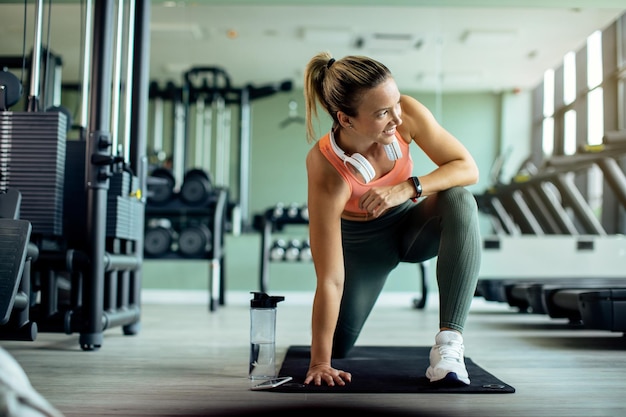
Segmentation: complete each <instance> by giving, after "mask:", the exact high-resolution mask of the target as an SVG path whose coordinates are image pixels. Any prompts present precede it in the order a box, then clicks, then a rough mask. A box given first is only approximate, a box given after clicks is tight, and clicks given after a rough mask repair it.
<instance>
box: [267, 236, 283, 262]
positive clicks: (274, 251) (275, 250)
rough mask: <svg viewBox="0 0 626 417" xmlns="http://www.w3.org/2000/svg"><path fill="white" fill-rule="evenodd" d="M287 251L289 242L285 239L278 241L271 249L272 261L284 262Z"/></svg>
mask: <svg viewBox="0 0 626 417" xmlns="http://www.w3.org/2000/svg"><path fill="white" fill-rule="evenodd" d="M286 249H287V242H285V240H284V239H277V240H275V241H274V243H272V247H271V248H270V259H271V260H272V261H282V260H284V259H285V250H286Z"/></svg>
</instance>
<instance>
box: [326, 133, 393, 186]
mask: <svg viewBox="0 0 626 417" xmlns="http://www.w3.org/2000/svg"><path fill="white" fill-rule="evenodd" d="M330 145H331V146H332V148H333V151H335V154H337V156H338V157H339V158H341V160H342V161H343V163H344V164H346V163H349V164H350V165H352V166H353V167H354V168H356V170H357V171H358V172H359V174H361V176H362V177H363V180H364V181H365V184H367V183H368V182H370V181H371V180H372V178H374V176H375V175H376V171H374V167H373V166H372V164H370V162H369V161H368V160H367V158H365V157H364V156H363V155H361V154H360V153H356V152H355V153H353V154H352V155H347V154H346V153H345V152H344V151H343V150H342V149H341V148H340V147H339V145H337V142H336V141H335V135H334V133H333V131H332V130H331V131H330ZM384 148H385V152H386V153H387V157H388V158H389V159H390V160H391V161H395V160H397V159H400V158H402V150H401V149H400V145H399V144H398V139H397V138H395V137H394V138H393V142H391V143H390V144H389V145H385V146H384Z"/></svg>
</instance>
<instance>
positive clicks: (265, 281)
mask: <svg viewBox="0 0 626 417" xmlns="http://www.w3.org/2000/svg"><path fill="white" fill-rule="evenodd" d="M290 208H291V209H294V206H291V207H289V206H287V207H284V212H283V213H282V214H279V213H277V206H275V207H271V208H268V209H267V210H266V211H265V213H264V214H263V215H262V217H261V219H260V220H261V221H260V224H259V225H258V229H259V231H260V232H261V263H260V272H259V291H261V292H268V290H269V272H270V263H271V262H272V259H271V256H270V252H271V249H272V233H274V232H276V231H281V230H283V228H284V227H285V226H287V225H308V224H309V220H308V216H307V215H302V213H303V212H304V211H303V210H306V206H301V207H299V210H298V213H297V214H293V215H289V213H288V212H289V209H290Z"/></svg>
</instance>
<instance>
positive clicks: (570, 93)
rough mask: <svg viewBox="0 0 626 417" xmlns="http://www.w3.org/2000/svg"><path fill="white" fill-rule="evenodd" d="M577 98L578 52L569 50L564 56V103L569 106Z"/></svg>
mask: <svg viewBox="0 0 626 417" xmlns="http://www.w3.org/2000/svg"><path fill="white" fill-rule="evenodd" d="M574 100H576V53H574V52H568V53H567V54H565V57H564V58H563V103H564V104H565V105H566V106H567V105H568V104H571V103H572V102H573V101H574Z"/></svg>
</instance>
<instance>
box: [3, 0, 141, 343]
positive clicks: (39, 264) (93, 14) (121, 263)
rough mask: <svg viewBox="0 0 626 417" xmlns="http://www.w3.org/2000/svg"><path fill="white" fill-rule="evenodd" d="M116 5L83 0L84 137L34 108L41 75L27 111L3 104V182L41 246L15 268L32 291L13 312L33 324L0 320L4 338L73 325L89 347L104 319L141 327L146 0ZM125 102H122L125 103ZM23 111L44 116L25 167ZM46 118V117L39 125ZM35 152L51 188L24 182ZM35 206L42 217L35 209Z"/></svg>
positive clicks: (133, 329)
mask: <svg viewBox="0 0 626 417" xmlns="http://www.w3.org/2000/svg"><path fill="white" fill-rule="evenodd" d="M115 6H116V4H115V3H114V2H113V1H109V0H95V1H94V2H91V1H87V5H86V16H87V17H86V20H87V22H86V23H87V24H85V33H84V38H85V39H89V40H90V41H86V42H85V43H84V48H85V54H84V59H85V62H84V73H83V74H84V76H85V79H84V80H83V92H87V94H88V96H87V97H83V109H82V110H83V114H82V117H81V122H83V123H84V126H81V128H82V129H83V130H82V134H81V137H80V138H79V140H67V138H66V135H65V133H66V127H67V126H66V124H67V118H66V115H65V114H64V113H62V112H40V111H38V108H39V106H38V104H37V96H38V94H37V86H38V85H39V83H38V80H37V77H36V76H34V75H33V76H32V77H31V82H30V88H31V90H30V95H29V105H28V111H27V112H21V113H18V112H10V111H5V112H2V113H0V118H1V120H2V121H3V123H8V125H9V126H10V127H11V128H12V129H2V131H3V132H7V131H8V132H10V133H8V134H7V135H8V136H7V137H3V138H2V142H3V143H10V144H11V145H12V148H11V149H12V150H11V152H8V155H9V156H8V158H9V159H10V160H9V161H8V163H7V164H5V166H7V167H8V170H10V175H5V176H4V177H5V178H10V180H11V182H10V183H7V184H2V186H3V188H4V187H6V188H8V189H12V188H17V189H19V191H20V192H21V194H22V200H21V210H20V215H21V216H20V218H22V219H24V220H27V221H30V222H31V223H32V233H31V236H30V241H31V242H32V243H34V244H35V245H36V247H37V249H38V253H37V254H36V255H37V256H36V257H34V256H31V257H30V258H29V259H31V258H33V259H34V258H36V259H34V263H33V265H32V266H31V267H30V268H27V270H28V269H30V274H29V275H28V276H27V275H24V276H22V278H21V280H22V281H24V280H29V281H30V283H32V284H33V285H32V288H31V291H30V293H31V294H28V295H29V296H32V298H33V299H32V300H30V301H29V302H28V303H26V307H24V305H23V304H24V303H22V302H21V301H20V302H17V303H14V305H13V311H12V313H11V316H12V318H13V317H16V316H17V315H18V314H19V315H21V316H23V315H24V312H25V311H27V312H28V313H29V318H28V319H27V320H26V321H27V322H29V323H36V326H35V327H34V331H33V326H31V327H30V329H29V328H27V327H26V326H25V321H24V320H23V319H21V320H18V321H16V320H13V319H11V320H9V322H8V324H7V325H6V326H0V337H1V338H3V339H10V340H11V339H13V340H15V339H19V340H34V339H35V337H36V331H37V330H39V331H49V332H64V333H66V334H72V333H79V334H80V336H79V345H80V347H81V349H83V350H96V349H99V348H100V347H101V345H102V342H103V332H104V330H106V329H108V328H112V327H116V326H120V327H122V329H123V332H124V334H126V335H132V334H136V333H137V331H138V330H139V323H140V289H141V264H142V259H143V226H144V225H143V223H144V221H143V218H144V217H143V216H144V205H145V196H144V195H142V192H141V190H145V189H146V175H147V157H146V155H145V149H146V140H145V136H146V114H147V110H146V109H147V95H148V83H147V80H148V72H147V68H148V63H149V60H148V51H149V20H150V2H148V1H145V0H128V1H123V0H120V1H119V2H117V21H116V20H115V19H114V17H113V16H114V14H113V13H114V10H115ZM35 15H36V21H37V24H36V30H37V34H36V36H35V39H36V42H37V43H39V42H41V36H40V33H41V16H42V1H41V0H40V1H39V2H38V3H37V4H36V10H35ZM91 22H93V26H92V25H91ZM116 28H117V38H116V36H115V35H114V30H115V29H116ZM114 39H116V40H117V44H115V46H114ZM39 49H40V45H39V44H37V45H35V50H39ZM113 51H116V58H115V59H114V57H113ZM124 53H125V54H126V55H125V58H123V56H124ZM37 55H38V54H34V55H33V56H37ZM124 63H125V64H126V65H124ZM33 65H34V66H35V67H34V68H33V71H32V74H37V73H38V71H37V69H36V66H37V65H38V64H37V62H36V60H35V59H33ZM114 68H115V70H114ZM122 68H125V70H126V72H125V76H123V75H122ZM124 77H125V79H124V80H122V78H124ZM112 86H113V87H112ZM122 86H125V88H126V89H125V90H124V91H123V92H122V90H123V88H122ZM122 97H123V99H124V103H125V104H124V105H122V104H121V103H122V101H123V99H122ZM121 109H124V110H125V113H124V114H123V115H122V113H121ZM20 118H23V119H28V123H29V129H27V130H25V132H27V131H32V130H33V129H32V127H33V126H41V129H40V130H39V131H37V132H35V134H36V135H37V137H38V139H39V142H37V144H36V145H37V146H34V145H33V146H26V148H28V149H29V151H28V152H26V151H25V153H24V158H25V162H26V161H27V162H28V163H29V164H30V169H29V170H28V172H27V171H24V173H20V172H19V171H17V169H18V168H19V166H20V165H19V163H18V162H20V161H19V158H18V157H20V156H21V155H20V154H19V153H17V152H14V149H15V148H16V146H19V144H21V143H25V137H24V136H20V133H19V131H18V130H16V129H14V128H15V127H17V126H18V124H17V123H18V122H16V120H18V119H20ZM45 121H48V123H50V124H51V126H43V124H44V122H45ZM42 132H48V133H47V135H48V136H49V137H43V139H45V142H46V146H47V148H45V149H48V148H49V150H46V151H45V152H42V151H41V149H42V146H41V144H42V143H43V142H42V136H41V135H42ZM26 134H27V133H24V135H26ZM33 149H37V152H36V153H35V152H33ZM35 160H36V162H34V161H35ZM33 163H37V165H38V167H48V166H49V169H50V171H51V172H50V173H48V174H47V175H45V178H50V179H51V180H50V181H55V182H54V184H46V186H45V188H46V191H47V192H48V194H45V195H44V194H40V195H36V194H35V193H34V192H32V191H31V189H32V188H33V187H34V186H35V185H38V184H40V183H41V179H39V178H37V179H36V178H34V177H33V173H32V165H33ZM66 172H67V174H68V175H65V173H66ZM28 181H30V183H29V182H28ZM50 192H53V194H54V195H53V196H52V197H51V196H50V194H49V193H50ZM51 203H53V204H51ZM30 206H32V207H33V209H32V210H33V211H32V212H30V211H29V207H30ZM38 213H44V214H45V215H46V216H48V217H49V219H48V218H46V219H42V218H40V217H37V216H36V214H38ZM44 220H45V221H44ZM37 294H39V297H35V296H36V295H37ZM18 298H19V297H18ZM37 298H39V301H36V299H37ZM0 324H2V323H0Z"/></svg>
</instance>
